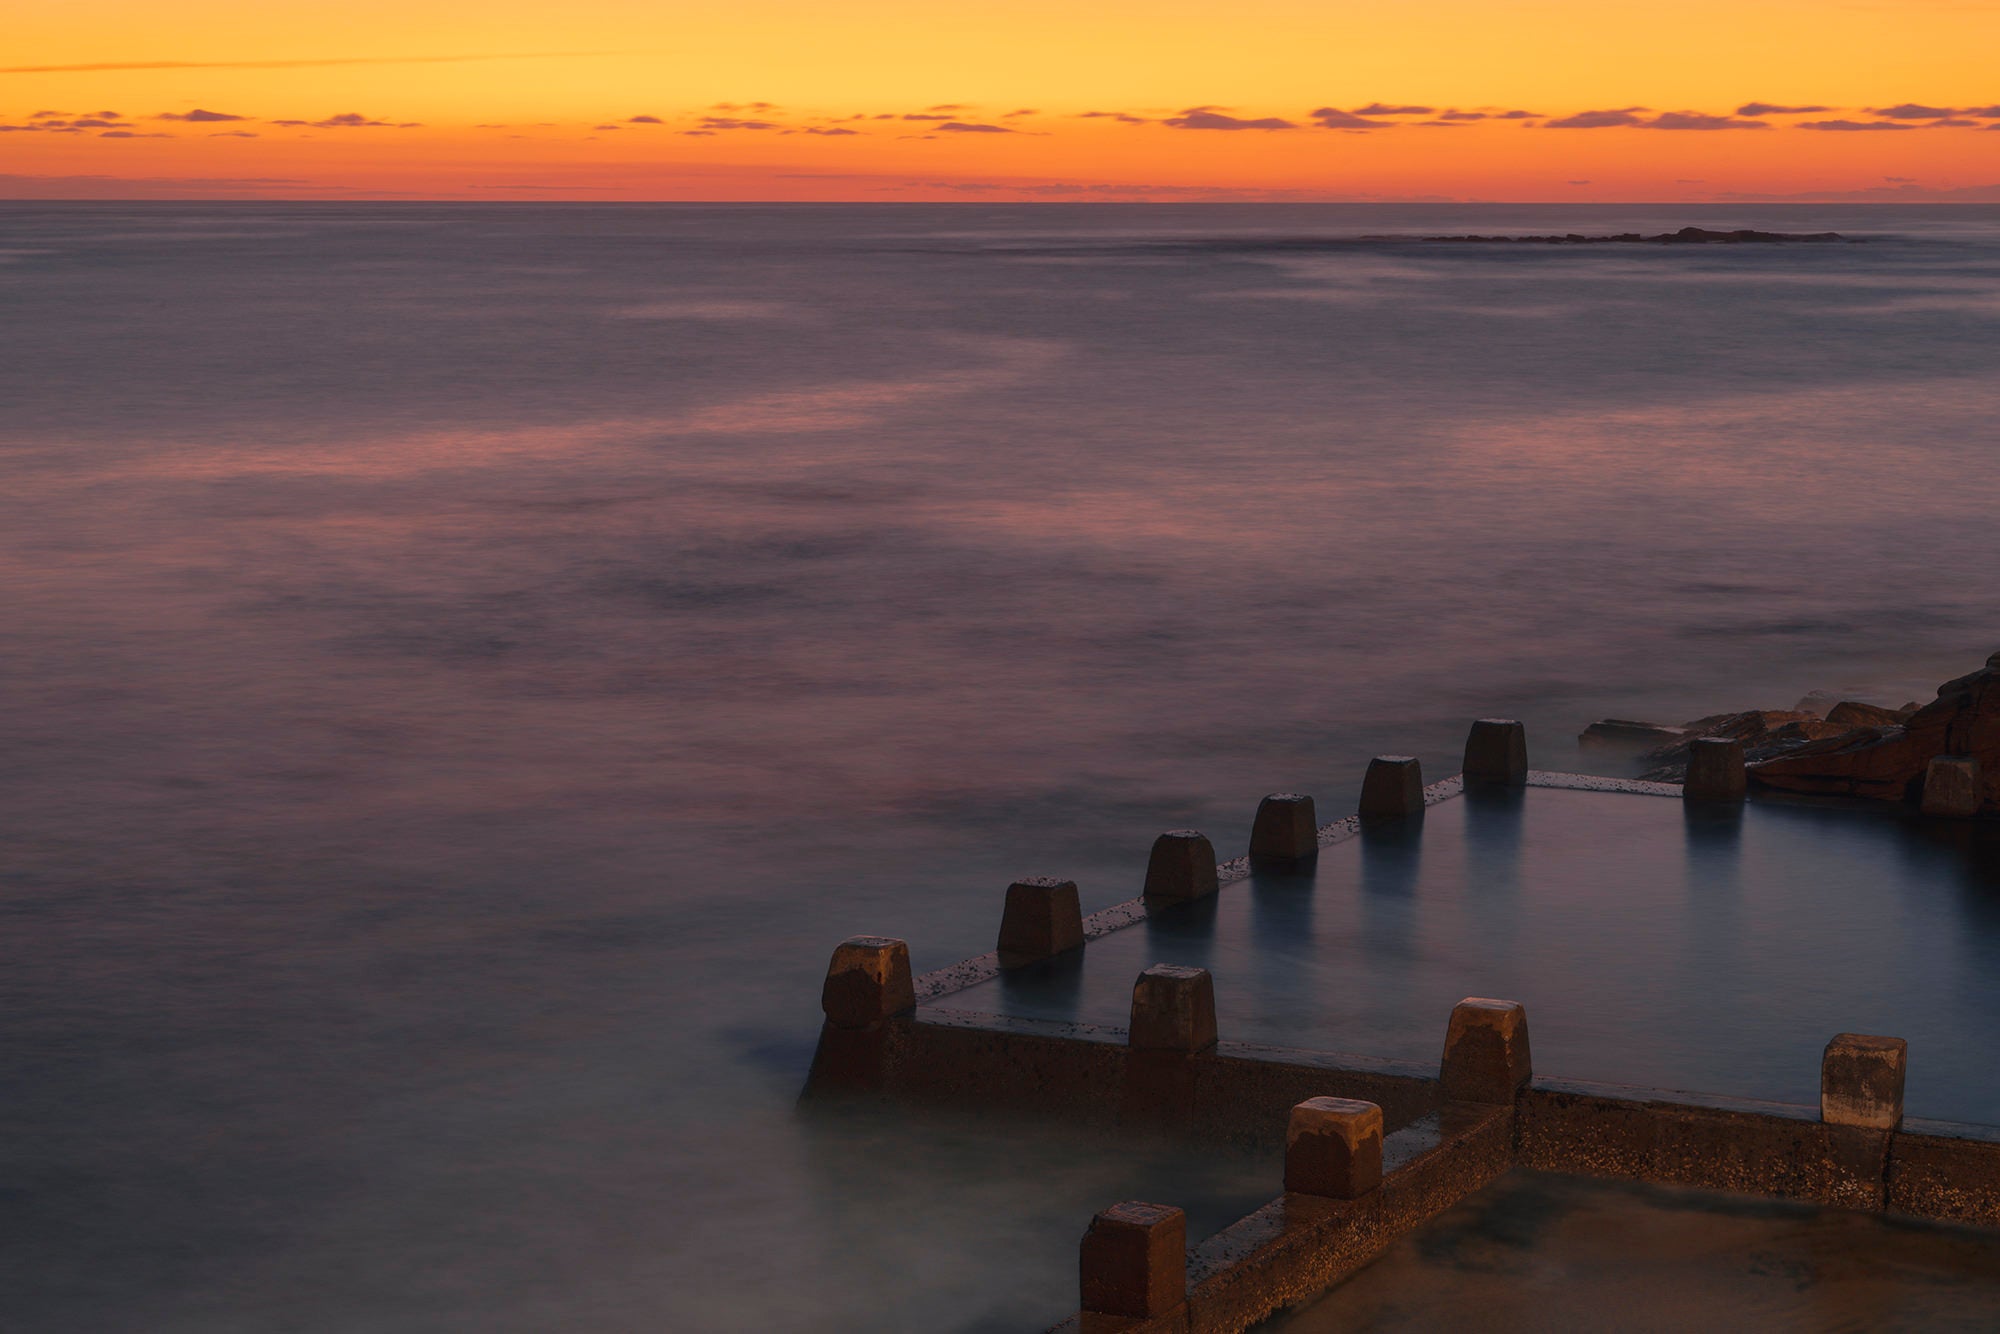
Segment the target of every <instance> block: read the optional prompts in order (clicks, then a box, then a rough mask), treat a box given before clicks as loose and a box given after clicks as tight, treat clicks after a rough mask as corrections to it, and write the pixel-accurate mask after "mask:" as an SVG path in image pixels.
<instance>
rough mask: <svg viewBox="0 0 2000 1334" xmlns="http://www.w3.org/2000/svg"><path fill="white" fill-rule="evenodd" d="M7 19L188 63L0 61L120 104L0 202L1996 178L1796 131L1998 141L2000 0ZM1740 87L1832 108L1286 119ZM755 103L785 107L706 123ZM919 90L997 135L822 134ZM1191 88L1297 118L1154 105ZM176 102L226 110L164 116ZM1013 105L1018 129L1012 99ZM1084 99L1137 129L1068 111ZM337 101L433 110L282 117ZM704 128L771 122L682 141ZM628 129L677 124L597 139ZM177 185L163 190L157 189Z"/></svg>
mask: <svg viewBox="0 0 2000 1334" xmlns="http://www.w3.org/2000/svg"><path fill="white" fill-rule="evenodd" d="M25 8H26V12H24V13H16V14H13V15H10V21H9V40H8V42H7V45H6V51H5V54H4V55H0V61H4V62H5V64H6V65H7V66H10V67H14V68H17V69H18V68H20V67H32V66H114V65H134V66H138V65H170V66H176V67H167V68H95V69H79V70H53V69H52V70H46V71H42V72H15V73H5V74H0V123H4V124H14V125H25V124H31V123H33V122H32V120H31V118H32V116H33V113H35V112H37V111H62V112H65V113H69V114H70V115H72V116H74V115H76V114H80V113H90V112H97V111H104V110H116V111H118V112H120V113H122V115H123V117H124V118H125V121H124V122H121V124H122V126H123V128H119V129H113V130H110V131H109V132H108V135H107V131H106V130H105V129H104V128H103V127H90V128H88V129H85V130H81V131H78V132H75V133H57V132H48V131H46V130H21V131H17V132H12V133H4V134H0V189H4V191H5V193H7V194H9V195H13V196H17V197H18V196H32V195H34V194H36V193H62V192H64V191H65V190H75V189H83V190H88V191H93V192H98V193H102V192H104V191H106V190H111V189H114V188H115V187H114V186H111V185H79V184H78V183H76V182H75V181H71V182H69V183H68V184H65V183H64V182H63V181H62V180H61V179H59V178H82V177H97V178H106V179H107V180H109V181H113V182H115V181H128V182H132V183H134V184H133V186H132V188H133V189H134V190H135V191H137V192H139V193H171V192H173V191H174V190H175V189H176V188H179V189H181V190H184V191H185V192H187V193H193V194H214V193H264V194H280V195H282V194H298V195H301V196H305V197H328V196H335V197H340V196H345V197H353V196H365V195H368V194H370V193H378V194H389V195H396V194H416V195H427V196H436V197H462V198H499V197H507V196H508V194H509V192H510V191H511V192H513V194H515V195H516V196H518V197H565V196H566V195H573V196H574V197H578V198H666V199H672V198H746V199H747V198H857V199H887V198H899V199H912V198H960V197H968V196H970V197H993V198H1006V197H1011V196H1014V195H1018V196H1019V197H1092V196H1093V195H1095V194H1098V193H1101V192H1102V189H1101V188H1104V187H1109V188H1112V189H1114V190H1122V191H1124V192H1126V193H1128V194H1133V195H1143V194H1145V193H1146V192H1147V190H1149V189H1151V190H1156V191H1165V192H1169V193H1171V192H1173V191H1201V190H1214V191H1218V192H1240V193H1241V194H1242V195H1243V196H1245V197H1257V196H1258V195H1259V194H1260V193H1275V194H1276V195H1278V196H1280V197H1314V198H1317V197H1329V198H1332V197H1361V196H1387V197H1405V196H1433V195H1435V196H1450V197H1460V198H1474V197H1476V198H1492V199H1564V198H1625V199H1672V198H1704V197H1709V196H1712V195H1718V194H1725V193H1730V192H1738V193H1768V194H1785V193H1795V192H1801V191H1812V190H1821V191H1829V190H1830V191H1841V190H1860V189H1867V188H1870V187H1877V186H1881V185H1883V184H1884V179H1885V178H1888V177H1900V178H1910V179H1914V180H1915V181H1917V182H1919V183H1921V185H1922V186H1924V187H1929V188H1933V189H1950V188H1953V187H1966V186H1974V187H1984V186H1994V185H1997V184H2000V130H1986V129H1983V128H1975V127H1965V128H1954V127H1943V128H1933V127H1931V126H1929V125H1928V124H1927V123H1923V122H1916V121H1906V122H1903V123H1907V124H1924V128H1917V129H1910V130H1906V131H1867V132H1840V131H1835V132H1814V131H1805V130H1800V129H1795V128H1792V127H1791V126H1792V124H1793V122H1796V121H1799V120H1806V119H1844V120H1852V121H1862V122H1869V121H1875V120H1878V119H1880V118H1879V117H1876V116H1873V115H1870V114H1869V113H1868V112H1867V111H1866V110H1865V108H1871V107H1887V106H1894V105H1898V104H1902V103H1919V104H1923V105H1931V106H1936V107H1940V108H1954V109H1994V110H1995V112H1996V114H1995V116H1994V117H1992V118H1987V119H1976V126H1985V125H1989V124H1991V125H2000V107H1996V106H1995V104H1996V103H2000V77H1996V76H1994V75H1992V74H1990V73H1989V67H1990V64H1991V61H1990V53H1991V52H1992V51H1994V50H1996V49H2000V9H1990V8H1979V7H1967V6H1964V5H1962V4H1960V3H1957V2H1956V0H1902V2H1901V3H1896V4H1883V5H1875V6H1870V5H1865V4H1857V5H1852V6H1846V7H1830V6H1826V5H1823V4H1819V3H1808V0H1734V2H1733V3H1730V2H1727V0H1686V3H1683V4H1682V5H1679V6H1676V7H1675V8H1674V9H1673V10H1672V12H1671V13H1670V14H1669V13H1666V12H1664V11H1662V10H1661V9H1659V8H1658V7H1655V6H1651V5H1643V6H1642V5H1636V4H1635V5H1623V6H1613V5H1610V4H1606V3H1601V2H1600V3H1588V4H1586V3H1582V2H1581V0H1544V2H1543V3H1540V4H1501V3H1493V2H1492V0H1434V2H1433V3H1431V4H1428V5H1425V6H1422V7H1399V6H1384V5H1381V4H1380V3H1378V2H1375V3H1360V2H1359V0H1319V2H1318V3H1310V4H1308V3H1301V2H1299V0H1243V3H1241V4H1239V5H1236V6H1234V7H1233V8H1232V9H1230V10H1229V12H1227V13H1221V14H1219V13H1218V12H1217V8H1216V7H1215V6H1214V5H1213V4H1212V3H1202V4H1195V3H1191V2H1190V0H1164V2H1161V3H1139V2H1138V0H1112V3H1100V4H1097V5H1094V6H1090V7H1088V9H1087V11H1084V12H1079V11H1080V10H1081V9H1082V7H1079V6H1076V5H1074V4H1055V3H1051V2H1050V0H1032V2H1030V3H1009V4H1004V5H1003V4H996V3H976V4H959V5H954V6H950V7H939V6H935V5H933V4H929V3H926V4H917V3H914V2H913V0H860V2H859V3H856V4H851V5H846V6H839V7H834V6H827V5H825V4H823V3H817V2H814V3H805V2H804V0H765V2H764V3H756V4H747V5H746V4H741V3H736V4H726V3H721V2H720V0H693V2H691V3H680V4H675V5H672V6H670V7H667V8H662V7H661V6H659V5H657V4H640V3H636V2H635V0H584V2H583V3H579V4H576V5H572V6H568V7H565V8H562V9H560V10H559V11H552V10H551V9H550V7H549V6H547V5H546V4H545V3H542V2H541V0H536V2H535V3H528V2H527V0H494V2H493V3H489V4H487V5H484V6H482V7H481V8H480V9H479V11H478V13H477V15H476V18H474V17H468V16H467V14H466V12H465V9H464V7H463V6H462V5H458V4H452V5H446V4H442V3H439V0H398V2H397V3H389V2H388V0H355V2H354V3H351V4H349V5H346V6H343V7H342V9H341V10H340V11H339V22H338V23H337V24H336V23H333V22H330V21H328V19H327V18H326V17H325V16H324V15H325V11H316V12H314V13H312V14H309V15H308V14H298V13H292V12H284V11H280V12H276V13H274V12H273V11H272V9H271V7H270V6H269V5H268V4H267V3H260V4H252V3H248V0H192V3H189V4H184V5H177V6H173V7H163V6H159V5H157V4H156V3H153V0H111V2H110V3H107V4H102V5H98V6H93V7H92V8H91V9H90V10H89V11H88V12H87V13H85V12H83V11H80V10H77V9H75V8H74V7H71V6H67V5H59V4H56V3H54V0H28V3H27V5H26V7H25ZM467 57H497V58H490V59H488V58H467ZM336 61H348V62H353V63H331V62H336ZM287 62H327V63H287ZM1751 101H1767V102H1775V103H1780V104H1784V105H1792V106H1809V105H1813V106H1828V107H1833V108H1838V110H1836V111H1832V112H1827V113H1815V114H1813V115H1810V116H1792V117H1786V116H1774V117H1768V118H1767V119H1770V120H1771V121H1772V123H1773V125H1774V128H1772V129H1768V130H1705V131H1704V130H1672V131H1670V130H1661V129H1639V128H1615V127H1614V128H1600V129H1574V130H1570V129H1544V128H1539V127H1537V128H1524V127H1523V125H1522V124H1521V123H1519V122H1513V121H1508V122H1496V121H1483V122H1477V123H1468V124H1465V125H1462V126H1460V127H1457V128H1442V127H1435V128H1434V127H1420V126H1419V125H1417V124H1415V123H1411V122H1415V121H1420V120H1422V119H1424V118H1423V117H1414V116H1406V117H1385V118H1381V119H1382V121H1383V123H1384V124H1385V126H1386V125H1393V126H1394V128H1382V129H1377V130H1372V131H1365V132H1363V131H1342V130H1328V129H1322V128H1318V127H1316V126H1312V125H1311V122H1310V118H1309V113H1311V112H1312V111H1313V110H1314V109H1315V108H1319V107H1326V106H1331V107H1335V108H1340V109H1344V110H1348V111H1353V110H1355V109H1358V108H1361V107H1364V106H1366V105H1368V104H1370V103H1377V102H1386V103H1390V104H1392V105H1421V106H1430V107H1434V108H1437V109H1439V110H1443V109H1447V108H1456V109H1459V110H1461V111H1472V110H1475V109H1479V108H1489V109H1495V110H1505V109H1520V110H1529V111H1535V112H1540V113H1544V114H1545V115H1548V116H1571V115H1575V114H1577V113H1580V112H1587V111H1615V110H1618V109H1621V108H1629V107H1643V108H1647V109H1648V110H1647V111H1645V112H1642V113H1634V114H1635V115H1639V116H1640V117H1641V118H1643V119H1648V120H1650V119H1652V118H1654V117H1656V116H1658V115H1659V114H1660V113H1662V112H1687V113H1695V114H1699V115H1704V116H1723V115H1727V114H1728V113H1730V112H1732V111H1734V110H1735V108H1737V107H1738V106H1740V105H1742V104H1744V103H1746V102H1751ZM755 102H768V103H775V104H778V109H777V110H773V111H766V112H755V113H752V112H734V113H713V112H710V111H708V108H711V107H712V106H714V105H715V104H718V103H729V104H748V103H755ZM939 104H952V105H956V106H962V107H963V108H964V110H963V111H958V112H952V113H950V114H953V115H957V116H960V117H961V118H962V120H963V122H964V123H967V124H980V125H999V126H1004V127H1007V128H1008V129H1009V130H1011V131H1013V132H1011V133H993V132H957V133H951V134H943V133H937V131H936V126H937V125H938V124H939V123H938V122H925V121H917V120H901V119H897V120H875V119H868V120H847V119H845V118H848V117H855V116H869V117H875V116H895V117H903V116H912V115H927V114H937V113H932V112H930V111H928V110H927V109H928V108H930V107H933V106H935V105H939ZM1197 106H1210V107H1216V108H1227V109H1228V110H1227V112H1226V113H1225V114H1230V115H1234V116H1236V117H1238V118H1241V119H1251V120H1254V119H1262V118H1270V117H1276V118H1281V119H1283V120H1287V121H1290V122H1292V123H1294V124H1295V125H1298V126H1300V127H1301V128H1297V129H1291V130H1196V129H1174V128H1170V127H1168V126H1166V125H1163V124H1160V123H1159V122H1160V121H1161V120H1163V119H1164V118H1167V117H1171V116H1173V115H1175V114H1176V113H1179V112H1182V111H1185V110H1186V109H1188V108H1190V107H1197ZM197 107H199V108H204V109H206V110H209V111H219V112H224V113H228V114H231V115H237V116H242V117H246V118H247V119H245V120H242V121H229V122H212V123H191V122H185V121H172V120H158V119H154V118H155V117H157V116H159V115H160V114H161V113H177V114H185V113H186V112H188V111H190V110H193V109H194V108H197ZM1023 108H1034V109H1036V110H1037V111H1039V112H1040V113H1041V114H1039V115H1036V116H1033V117H1016V118H1011V119H1009V118H1007V117H1006V113H1007V112H1010V111H1015V110H1018V109H1023ZM1090 111H1107V112H1120V113H1126V114H1128V115H1135V116H1139V117H1143V118H1145V119H1146V120H1147V121H1149V122H1151V123H1147V124H1121V123H1116V122H1113V121H1109V120H1085V119H1081V118H1080V117H1081V116H1082V113H1085V112H1090ZM342 113H359V114H360V115H361V116H363V117H366V118H370V119H379V120H382V121H387V122H391V123H392V124H402V123H405V122H421V128H414V129H396V128H388V127H383V126H365V127H340V126H331V127H328V128H324V129H321V128H314V127H312V126H310V125H299V126H278V125H274V124H272V123H271V122H273V121H278V120H294V121H306V122H311V121H324V120H326V119H327V118H329V117H332V116H335V115H338V114H342ZM704 114H725V115H730V116H733V117H735V118H737V119H747V120H756V121H765V122H769V123H772V124H775V125H778V126H780V127H781V128H780V129H778V130H757V129H731V128H725V129H720V130H718V131H717V132H716V133H714V134H712V135H707V136H704V135H692V136H690V135H688V134H686V133H684V132H685V131H688V130H698V129H700V128H701V126H700V117H701V116H703V115H704ZM635 115H650V116H656V117H659V118H660V119H661V120H662V121H664V122H666V123H665V124H663V125H633V124H621V128H619V129H616V130H603V129H594V128H593V127H595V126H599V125H603V124H612V123H622V122H625V121H626V120H627V118H629V117H632V116H635ZM480 126H500V127H505V128H476V127H480ZM809 128H814V129H819V130H828V129H835V128H839V129H848V130H851V131H853V132H852V133H849V134H824V133H819V134H814V133H807V132H806V131H807V130H808V129H809ZM787 130H788V131H790V132H789V133H786V132H784V131H787ZM927 131H928V132H932V133H937V137H934V138H926V137H923V133H924V132H927ZM159 135H165V136H169V137H152V136H159ZM247 135H254V136H255V137H254V138H251V137H242V136H247ZM127 136H131V137H127ZM141 136H144V137H141ZM258 179H261V180H262V181H263V182H264V184H262V185H261V186H258V185H250V184H244V183H245V182H250V181H253V180H258ZM38 181H39V182H41V183H42V184H41V185H40V186H39V187H38V186H37V184H36V183H37V182H38ZM172 181H179V182H182V185H180V186H179V187H175V186H173V185H171V184H158V183H160V182H172ZM204 181H205V182H207V184H203V183H202V182H204ZM1576 181H1588V182H1590V184H1589V185H1588V186H1579V185H1574V184H1572V182H1576ZM148 182H152V183H155V184H153V185H148V184H147V183H148ZM219 183H227V184H219ZM1064 192H1068V194H1067V196H1065V194H1064ZM1995 198H1996V199H2000V193H1996V195H1995Z"/></svg>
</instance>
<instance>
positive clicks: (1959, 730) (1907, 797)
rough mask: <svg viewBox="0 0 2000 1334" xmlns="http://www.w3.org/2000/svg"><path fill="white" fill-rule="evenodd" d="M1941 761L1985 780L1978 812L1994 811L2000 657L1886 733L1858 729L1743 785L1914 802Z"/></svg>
mask: <svg viewBox="0 0 2000 1334" xmlns="http://www.w3.org/2000/svg"><path fill="white" fill-rule="evenodd" d="M1940 755H1966V756H1970V757H1972V758H1973V759H1976V760H1978V761H1979V764H1980V769H1981V770H1982V771H1983V773H1984V774H1985V786H1986V794H1985V801H1984V803H1983V804H1982V807H1981V809H1982V810H1988V811H1994V810H2000V653H1995V654H1994V655H1993V656H1992V657H1990V658H1988V659H1987V660H1986V666H1985V667H1983V668H1981V669H1980V670H1979V671H1976V672H1972V673H1970V674H1968V675H1965V676H1961V677H1959V678H1957V679H1956V680H1952V681H1946V682H1945V683H1944V684H1943V685H1941V686H1939V687H1938V695H1937V698H1936V699H1934V700H1932V701H1931V702H1930V703H1929V704H1926V705H1925V706H1924V707H1922V708H1921V709H1918V710H1917V711H1916V712H1915V713H1913V714H1911V715H1909V716H1908V717H1907V718H1903V719H1901V720H1900V721H1899V722H1898V723H1896V724H1893V725H1888V726H1867V727H1859V728H1856V729H1855V730H1853V731H1852V732H1849V733H1848V734H1847V735H1845V736H1839V737H1831V738H1828V739H1826V740H1823V741H1816V742H1812V743H1809V744H1807V745H1803V746H1800V747H1798V748H1797V749H1795V750H1790V751H1788V752H1786V753H1784V754H1780V755H1774V756H1772V757H1770V758H1769V759H1765V760H1763V761H1761V762H1758V763H1753V764H1752V765H1751V766H1750V781H1751V782H1753V783H1755V784H1757V785H1759V786H1761V787H1769V788H1777V789H1781V790H1783V791H1788V792H1834V793H1843V794H1848V795H1852V796H1857V797H1873V798H1875V799H1876V800H1879V801H1912V802H1914V801H1918V800H1920V799H1921V798H1922V796H1923V784H1924V772H1925V770H1926V769H1927V768H1929V766H1930V762H1931V761H1932V760H1933V759H1935V758H1936V757H1937V756H1940Z"/></svg>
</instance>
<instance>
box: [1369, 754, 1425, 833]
mask: <svg viewBox="0 0 2000 1334" xmlns="http://www.w3.org/2000/svg"><path fill="white" fill-rule="evenodd" d="M1423 813H1424V769H1423V766H1422V765H1421V764H1419V763H1418V762H1417V759H1416V757H1415V756H1413V755H1377V756H1376V757H1375V758H1374V759H1372V760H1370V761H1369V762H1368V772H1367V773H1366V774H1365V775H1363V777H1362V779H1361V803H1360V806H1359V808H1358V809H1357V810H1356V811H1355V814H1356V815H1359V816H1360V817H1361V819H1362V820H1363V822H1364V823H1365V822H1373V821H1377V820H1403V819H1408V818H1409V817H1410V816H1412V815H1422V814H1423Z"/></svg>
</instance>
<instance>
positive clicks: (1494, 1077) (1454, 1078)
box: [1438, 996, 1534, 1103]
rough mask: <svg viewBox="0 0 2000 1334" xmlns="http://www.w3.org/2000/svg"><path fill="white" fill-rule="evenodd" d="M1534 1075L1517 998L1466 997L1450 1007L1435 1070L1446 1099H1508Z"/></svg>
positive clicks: (1525, 1019) (1523, 1014)
mask: <svg viewBox="0 0 2000 1334" xmlns="http://www.w3.org/2000/svg"><path fill="white" fill-rule="evenodd" d="M1533 1077H1534V1064H1533V1062H1532V1061H1531V1060H1530V1058H1529V1054H1528V1012H1527V1011H1526V1010H1525V1009H1523V1008H1522V1007H1521V1006H1520V1004H1519V1003H1518V1002H1515V1001H1505V1000H1488V999H1486V998H1484V997H1482V996H1468V997H1466V998H1465V999H1464V1000H1462V1001H1460V1002H1459V1003H1458V1004H1457V1005H1454V1006H1453V1007H1452V1009H1451V1025H1450V1027H1449V1028H1447V1029H1446V1030H1445V1038H1444V1062H1443V1064H1442V1066H1441V1067H1440V1069H1439V1074H1438V1080H1439V1083H1440V1085H1441V1089H1440V1091H1441V1092H1442V1093H1443V1094H1444V1096H1445V1097H1447V1098H1452V1099H1456V1100H1458V1101H1461V1102H1495V1103H1506V1102H1512V1101H1514V1095H1515V1094H1516V1093H1517V1092H1519V1091H1520V1090H1521V1089H1523V1088H1525V1087H1527V1084H1528V1081H1529V1080H1530V1079H1532V1078H1533Z"/></svg>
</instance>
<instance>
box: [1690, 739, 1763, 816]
mask: <svg viewBox="0 0 2000 1334" xmlns="http://www.w3.org/2000/svg"><path fill="white" fill-rule="evenodd" d="M1749 788H1750V779H1749V775H1748V773H1747V772H1746V771H1745V770H1744V767H1743V743H1742V742H1741V741H1734V740H1731V739H1730V738H1728V737H1719V736H1705V737H1697V738H1696V739H1695V740H1693V741H1690V742H1689V743H1688V770H1687V783H1686V785H1685V786H1684V787H1682V789H1681V795H1682V796H1683V797H1685V798H1686V799H1687V800H1689V801H1741V800H1743V797H1744V795H1745V793H1747V792H1748V791H1749Z"/></svg>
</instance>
